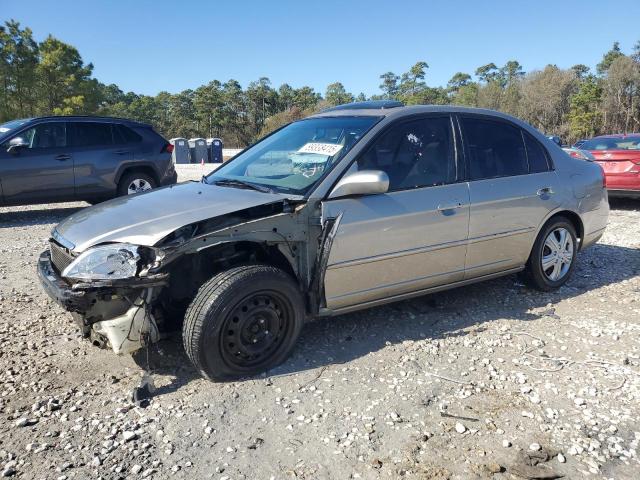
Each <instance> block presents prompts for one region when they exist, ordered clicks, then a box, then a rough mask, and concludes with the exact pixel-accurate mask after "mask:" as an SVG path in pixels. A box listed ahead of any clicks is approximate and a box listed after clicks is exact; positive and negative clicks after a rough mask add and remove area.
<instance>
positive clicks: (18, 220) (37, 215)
mask: <svg viewBox="0 0 640 480" xmlns="http://www.w3.org/2000/svg"><path fill="white" fill-rule="evenodd" d="M18 208H19V207H18ZM83 208H84V207H55V208H42V209H40V210H36V209H29V210H25V209H23V210H18V209H17V208H16V209H15V210H13V209H12V210H9V211H8V212H0V228H15V227H30V226H34V225H46V224H48V223H60V222H61V221H62V220H64V219H65V218H67V217H68V216H69V215H71V214H73V213H76V212H78V211H80V210H82V209H83Z"/></svg>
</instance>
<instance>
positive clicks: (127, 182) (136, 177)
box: [118, 172, 158, 197]
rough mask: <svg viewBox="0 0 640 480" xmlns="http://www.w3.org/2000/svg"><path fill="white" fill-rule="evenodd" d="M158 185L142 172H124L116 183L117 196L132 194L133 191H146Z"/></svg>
mask: <svg viewBox="0 0 640 480" xmlns="http://www.w3.org/2000/svg"><path fill="white" fill-rule="evenodd" d="M157 186H158V182H156V180H155V179H154V178H153V177H152V176H151V175H149V174H148V173H143V172H131V173H126V174H125V175H124V176H123V177H122V178H121V179H120V183H118V196H119V197H123V196H125V195H133V194H134V193H140V192H146V191H147V190H151V189H153V188H156V187H157Z"/></svg>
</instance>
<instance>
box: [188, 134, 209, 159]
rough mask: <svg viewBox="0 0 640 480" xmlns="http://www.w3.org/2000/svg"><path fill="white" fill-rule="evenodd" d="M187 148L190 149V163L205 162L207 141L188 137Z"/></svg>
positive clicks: (207, 156) (207, 157)
mask: <svg viewBox="0 0 640 480" xmlns="http://www.w3.org/2000/svg"><path fill="white" fill-rule="evenodd" d="M189 150H191V163H207V162H208V161H209V155H208V154H207V141H206V140H205V139H204V138H191V139H189Z"/></svg>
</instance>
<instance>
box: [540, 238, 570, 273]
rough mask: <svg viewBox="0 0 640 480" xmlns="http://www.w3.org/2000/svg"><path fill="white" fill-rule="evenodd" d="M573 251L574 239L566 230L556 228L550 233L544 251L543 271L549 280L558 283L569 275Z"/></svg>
mask: <svg viewBox="0 0 640 480" xmlns="http://www.w3.org/2000/svg"><path fill="white" fill-rule="evenodd" d="M573 251H574V246H573V237H572V236H571V234H570V233H569V231H568V230H567V229H566V228H562V227H560V228H556V229H555V230H552V231H551V233H549V235H548V236H547V238H546V239H545V241H544V246H543V250H542V271H543V272H544V274H545V275H546V277H547V278H548V279H549V280H551V281H554V282H557V281H558V280H561V279H562V278H564V276H565V275H567V273H568V272H569V269H570V268H571V263H572V262H573Z"/></svg>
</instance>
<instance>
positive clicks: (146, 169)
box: [115, 164, 160, 185]
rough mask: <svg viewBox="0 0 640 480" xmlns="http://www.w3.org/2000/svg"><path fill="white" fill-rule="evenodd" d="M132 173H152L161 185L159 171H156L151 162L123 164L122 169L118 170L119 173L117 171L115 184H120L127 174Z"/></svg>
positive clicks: (152, 176)
mask: <svg viewBox="0 0 640 480" xmlns="http://www.w3.org/2000/svg"><path fill="white" fill-rule="evenodd" d="M130 173H146V174H147V175H150V176H151V178H153V179H154V180H155V181H156V183H157V184H158V185H160V178H159V176H158V172H156V169H155V168H154V167H153V166H152V165H151V164H134V165H124V166H122V167H121V168H120V170H118V173H116V177H115V184H116V185H119V184H120V180H122V178H123V177H124V176H125V175H128V174H130Z"/></svg>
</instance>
